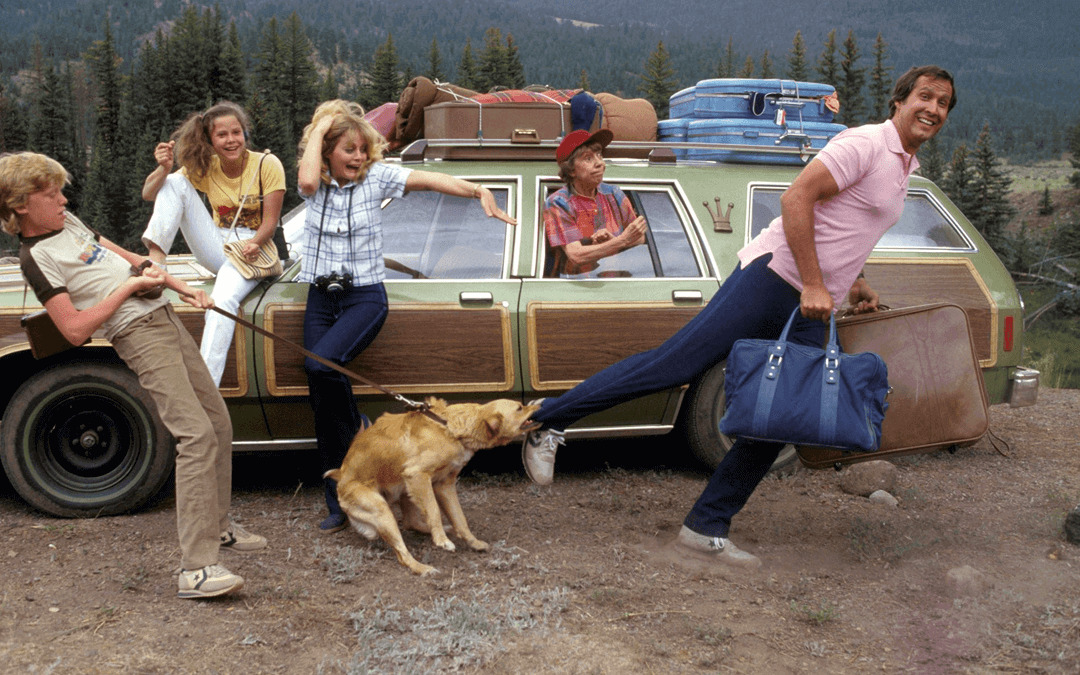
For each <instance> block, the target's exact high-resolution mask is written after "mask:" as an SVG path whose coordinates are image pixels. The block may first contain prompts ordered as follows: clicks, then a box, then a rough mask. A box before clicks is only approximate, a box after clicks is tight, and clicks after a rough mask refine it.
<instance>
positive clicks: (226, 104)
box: [172, 101, 251, 178]
mask: <svg viewBox="0 0 1080 675" xmlns="http://www.w3.org/2000/svg"><path fill="white" fill-rule="evenodd" d="M222 117H235V118H236V121H237V122H239V123H240V126H241V127H242V128H243V129H244V138H245V140H246V139H247V137H248V134H249V131H250V128H251V125H250V123H249V122H248V116H247V113H246V112H244V109H243V108H241V107H240V106H239V105H237V104H235V103H233V102H232V101H220V102H218V103H217V104H216V105H213V106H211V107H209V108H207V109H206V110H205V111H203V112H201V113H192V114H190V115H188V118H187V119H186V120H184V122H183V123H182V124H181V125H180V127H179V128H177V130H176V131H174V132H173V135H172V140H174V141H176V146H175V148H174V150H175V152H176V164H177V165H178V166H180V167H182V168H184V169H187V172H188V173H189V174H191V175H192V176H195V177H199V178H202V177H203V176H205V175H206V174H207V172H208V171H210V160H211V159H212V158H213V157H214V146H213V144H212V143H211V142H210V134H211V133H213V131H214V123H215V122H217V121H218V120H219V119H221V118H222Z"/></svg>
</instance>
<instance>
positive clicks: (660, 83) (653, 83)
mask: <svg viewBox="0 0 1080 675" xmlns="http://www.w3.org/2000/svg"><path fill="white" fill-rule="evenodd" d="M676 89H678V87H677V86H676V83H675V69H674V68H672V66H671V57H670V56H669V55H668V51H667V48H665V47H664V43H663V41H660V42H658V43H657V45H656V49H655V50H653V52H652V53H651V54H649V58H647V59H646V60H645V72H644V73H643V74H642V75H641V84H639V85H638V90H639V91H640V92H641V93H642V94H643V95H644V97H645V98H646V99H647V100H648V101H649V102H650V103H652V104H653V108H655V109H656V114H657V116H658V117H660V118H661V119H663V118H665V117H667V112H668V99H669V98H670V97H671V95H672V94H673V93H675V91H676Z"/></svg>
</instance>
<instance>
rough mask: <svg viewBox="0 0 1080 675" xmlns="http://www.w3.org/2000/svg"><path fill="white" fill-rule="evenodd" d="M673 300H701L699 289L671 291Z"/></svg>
mask: <svg viewBox="0 0 1080 675" xmlns="http://www.w3.org/2000/svg"><path fill="white" fill-rule="evenodd" d="M671 300H672V301H673V302H701V291H672V292H671Z"/></svg>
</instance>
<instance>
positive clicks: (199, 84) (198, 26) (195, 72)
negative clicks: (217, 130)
mask: <svg viewBox="0 0 1080 675" xmlns="http://www.w3.org/2000/svg"><path fill="white" fill-rule="evenodd" d="M275 25H276V24H275ZM206 55H207V50H206V45H205V40H204V37H203V23H202V20H201V18H200V17H199V12H198V10H197V9H195V6H194V5H189V6H188V7H187V8H186V9H185V10H184V11H183V13H182V14H181V15H180V19H179V20H178V21H177V22H176V26H174V27H173V31H172V34H171V35H170V36H169V58H168V61H167V63H168V64H169V66H170V67H171V69H172V70H173V72H170V73H169V76H170V77H171V78H172V80H171V81H172V84H173V92H172V93H171V95H170V98H171V99H172V101H173V102H174V105H175V108H174V114H173V115H172V116H173V117H174V118H176V119H183V118H184V116H186V115H188V114H189V113H192V112H194V111H197V110H203V109H205V108H207V107H208V106H210V105H211V104H213V103H214V101H213V96H212V94H211V91H210V64H209V63H208V62H207V58H206Z"/></svg>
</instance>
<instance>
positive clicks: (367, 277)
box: [297, 162, 412, 286]
mask: <svg viewBox="0 0 1080 675" xmlns="http://www.w3.org/2000/svg"><path fill="white" fill-rule="evenodd" d="M410 173H412V169H406V168H404V167H401V166H398V165H396V164H383V163H382V162H376V163H374V164H372V165H371V167H370V168H369V169H368V173H367V176H366V177H365V178H364V180H363V182H360V183H348V184H347V185H344V186H341V185H338V184H337V182H336V181H334V180H333V179H331V181H330V183H329V184H325V183H324V184H322V185H321V186H320V187H319V189H318V190H316V191H315V194H314V195H312V196H310V197H305V199H304V201H306V202H307V213H306V214H305V217H304V243H303V245H302V246H301V248H300V251H301V256H302V258H301V268H300V275H299V276H298V277H297V281H300V282H307V283H313V282H314V281H315V279H316V278H317V277H321V276H325V275H327V274H330V273H331V272H338V273H341V272H348V273H349V274H351V275H352V281H353V285H354V286H367V285H370V284H377V283H380V282H382V281H383V279H385V278H386V268H385V267H384V266H383V255H382V254H383V239H382V208H381V207H382V202H383V201H384V200H386V199H391V198H394V197H401V196H402V195H404V194H405V181H406V180H408V177H409V174H410Z"/></svg>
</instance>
